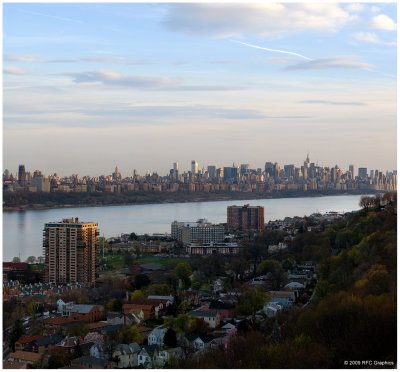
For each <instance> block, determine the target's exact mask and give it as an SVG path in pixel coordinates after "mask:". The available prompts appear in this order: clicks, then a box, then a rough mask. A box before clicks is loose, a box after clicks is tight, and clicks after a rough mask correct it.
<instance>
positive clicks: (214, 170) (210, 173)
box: [207, 165, 217, 180]
mask: <svg viewBox="0 0 400 372" xmlns="http://www.w3.org/2000/svg"><path fill="white" fill-rule="evenodd" d="M207 172H208V177H210V179H212V180H213V179H215V178H216V177H217V167H216V166H215V165H209V166H208V167H207Z"/></svg>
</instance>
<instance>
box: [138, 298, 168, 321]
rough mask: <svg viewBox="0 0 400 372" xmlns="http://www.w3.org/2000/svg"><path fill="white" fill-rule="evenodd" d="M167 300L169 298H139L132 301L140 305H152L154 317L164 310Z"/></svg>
mask: <svg viewBox="0 0 400 372" xmlns="http://www.w3.org/2000/svg"><path fill="white" fill-rule="evenodd" d="M169 302H170V301H169V299H157V298H139V299H137V300H135V301H134V302H133V303H134V304H140V305H153V306H154V315H155V317H156V318H158V317H159V316H160V315H161V312H165V310H166V308H167V304H168V303H169Z"/></svg>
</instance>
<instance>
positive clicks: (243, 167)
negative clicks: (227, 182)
mask: <svg viewBox="0 0 400 372" xmlns="http://www.w3.org/2000/svg"><path fill="white" fill-rule="evenodd" d="M249 169H250V164H240V174H241V175H242V174H246V173H248V171H249Z"/></svg>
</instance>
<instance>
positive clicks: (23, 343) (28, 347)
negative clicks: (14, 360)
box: [14, 336, 43, 351]
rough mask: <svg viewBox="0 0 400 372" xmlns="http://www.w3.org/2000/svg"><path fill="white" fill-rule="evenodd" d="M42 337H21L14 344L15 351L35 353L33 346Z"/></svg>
mask: <svg viewBox="0 0 400 372" xmlns="http://www.w3.org/2000/svg"><path fill="white" fill-rule="evenodd" d="M42 337H43V336H21V337H20V338H19V339H18V341H16V342H15V344H14V348H15V351H19V350H21V351H23V350H25V351H35V350H33V345H34V343H35V341H36V340H38V339H40V338H42Z"/></svg>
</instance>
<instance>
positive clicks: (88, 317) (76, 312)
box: [62, 304, 104, 323]
mask: <svg viewBox="0 0 400 372" xmlns="http://www.w3.org/2000/svg"><path fill="white" fill-rule="evenodd" d="M62 315H63V316H64V317H68V318H70V319H73V320H84V321H86V322H89V323H92V322H97V321H99V320H101V319H102V318H103V315H104V307H103V306H101V305H75V304H74V305H65V306H64V307H63V313H62Z"/></svg>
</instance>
